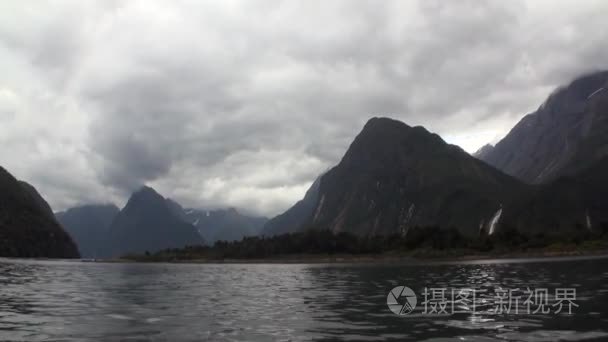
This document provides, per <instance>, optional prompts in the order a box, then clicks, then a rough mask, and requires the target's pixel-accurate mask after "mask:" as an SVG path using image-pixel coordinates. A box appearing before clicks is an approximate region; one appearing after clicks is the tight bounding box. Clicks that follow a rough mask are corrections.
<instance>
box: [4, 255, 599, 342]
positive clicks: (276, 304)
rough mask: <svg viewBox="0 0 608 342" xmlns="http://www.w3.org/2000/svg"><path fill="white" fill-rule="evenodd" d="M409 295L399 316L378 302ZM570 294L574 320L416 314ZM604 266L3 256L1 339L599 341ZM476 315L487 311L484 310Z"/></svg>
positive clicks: (485, 314) (563, 262)
mask: <svg viewBox="0 0 608 342" xmlns="http://www.w3.org/2000/svg"><path fill="white" fill-rule="evenodd" d="M398 285H406V286H409V287H411V288H412V289H413V290H414V291H415V292H416V293H417V294H418V297H419V298H418V307H417V308H416V309H415V311H414V312H412V313H411V314H410V315H407V316H397V315H395V314H393V313H392V312H391V311H390V310H389V309H388V307H387V305H386V298H387V294H388V293H389V291H390V290H391V289H392V288H393V287H395V286H398ZM466 286H468V287H475V288H478V289H480V291H487V292H486V293H490V294H491V293H493V291H494V290H493V289H494V288H495V287H497V286H502V287H503V288H516V287H519V288H525V287H531V288H549V289H553V288H556V287H572V288H576V289H577V300H576V303H577V304H578V305H580V306H579V307H578V308H575V310H574V313H573V314H572V315H563V314H560V315H554V314H551V315H533V314H530V315H527V314H519V315H513V314H511V315H504V314H503V315H498V314H494V313H492V312H490V311H489V310H487V306H483V305H480V306H479V307H478V309H479V311H481V313H475V314H472V313H464V314H456V315H450V316H445V315H443V316H436V315H435V316H429V315H424V314H423V312H422V310H423V308H422V306H421V304H420V302H421V301H422V299H421V295H420V294H421V293H422V290H423V288H424V287H454V288H461V287H466ZM606 305H608V259H605V258H596V259H587V260H581V259H574V260H563V259H562V260H559V261H551V262H538V261H537V260H536V261H535V260H528V261H527V262H519V261H518V262H515V263H514V262H504V261H488V262H462V263H453V264H424V265H399V264H359V265H309V264H290V265H289V264H288V265H277V264H219V265H211V264H201V265H194V264H193V265H176V264H104V263H81V262H66V261H25V260H7V259H0V340H14V341H24V340H25V341H99V340H104V341H114V340H121V341H122V340H127V341H129V340H131V341H132V340H135V341H146V340H161V341H181V340H187V341H195V340H213V341H231V340H246V341H281V340H282V341H300V340H323V341H332V340H346V341H374V340H395V341H403V340H412V341H420V340H422V341H558V340H564V341H581V340H589V341H591V340H593V341H602V340H608V314H607V310H606ZM484 310H485V311H484Z"/></svg>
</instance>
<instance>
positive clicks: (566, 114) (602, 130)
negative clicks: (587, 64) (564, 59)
mask: <svg viewBox="0 0 608 342" xmlns="http://www.w3.org/2000/svg"><path fill="white" fill-rule="evenodd" d="M480 152H482V151H480ZM607 155H608V71H602V72H597V73H593V74H590V75H586V76H582V77H580V78H578V79H576V80H574V81H573V82H572V83H570V84H569V85H567V86H565V87H562V88H559V89H557V90H556V91H555V92H553V94H551V96H549V98H548V99H547V100H546V101H545V102H544V103H543V104H542V105H541V106H540V108H538V110H536V111H535V112H533V113H531V114H528V115H526V116H525V117H524V118H523V119H522V120H521V121H520V122H519V123H518V124H517V125H516V126H515V127H513V129H512V130H511V131H510V132H509V134H507V136H506V137H505V138H504V139H502V140H501V141H500V142H499V143H497V144H496V146H495V147H494V148H491V149H486V151H483V153H479V154H478V155H477V156H478V157H479V158H480V159H481V160H483V161H485V162H487V163H489V164H490V165H493V166H495V167H496V168H498V169H500V170H502V171H503V172H505V173H507V174H509V175H512V176H514V177H517V178H519V179H521V180H523V181H525V182H528V183H546V182H549V181H552V180H555V179H557V178H559V176H562V175H568V174H570V175H572V174H574V173H576V172H577V171H580V170H584V169H586V168H589V167H591V166H592V165H593V164H594V163H595V162H597V161H599V160H601V159H602V158H603V157H605V156H607Z"/></svg>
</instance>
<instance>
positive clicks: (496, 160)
mask: <svg viewBox="0 0 608 342" xmlns="http://www.w3.org/2000/svg"><path fill="white" fill-rule="evenodd" d="M606 89H608V72H607V71H602V72H596V73H592V74H589V75H584V76H582V77H580V78H578V79H576V80H574V81H573V82H571V83H570V84H568V85H566V86H564V87H560V88H559V89H557V90H556V91H554V92H553V93H552V94H551V95H550V96H549V97H548V99H547V100H546V101H545V102H544V103H543V104H542V105H541V106H540V107H539V108H538V109H537V110H536V111H535V112H533V113H530V114H528V115H526V116H525V117H524V118H523V119H522V120H521V121H520V122H519V123H518V124H517V125H515V126H514V127H513V129H512V130H511V131H510V132H509V133H508V134H507V135H506V136H505V137H504V138H503V139H502V140H500V141H499V142H498V143H497V144H496V145H495V146H492V145H486V146H484V147H483V148H481V149H480V150H479V151H477V153H475V154H473V155H470V154H468V153H466V152H465V151H463V150H462V149H461V148H459V147H458V146H454V145H450V144H448V143H446V142H445V141H443V140H442V139H441V137H439V136H438V135H436V134H434V133H431V132H429V131H428V130H426V129H425V128H424V127H420V126H416V127H411V126H409V125H407V124H405V123H403V122H400V121H397V120H393V119H390V118H372V119H370V120H369V121H368V122H367V123H366V124H365V126H364V127H363V129H362V130H361V132H360V133H359V134H358V135H357V136H356V137H355V139H354V141H353V142H352V144H351V145H350V146H349V148H348V149H347V151H346V153H345V154H344V156H343V157H342V159H341V160H340V162H339V163H338V164H337V165H336V166H335V167H333V168H331V169H330V170H329V171H327V172H325V173H324V174H323V175H321V176H319V178H317V179H316V180H315V181H314V182H313V184H312V185H311V187H310V189H309V190H308V191H307V192H306V195H305V196H304V198H303V199H302V200H301V201H299V202H297V203H296V204H295V205H294V206H292V207H291V208H289V209H288V210H287V211H285V212H284V213H282V214H280V215H278V216H276V217H274V218H272V219H270V220H267V219H266V218H262V217H251V216H248V215H243V214H241V213H239V212H238V211H237V210H236V209H219V210H203V209H184V208H183V207H182V206H181V205H179V203H177V202H175V201H173V200H171V199H166V198H164V197H163V196H161V195H160V194H158V193H157V192H156V191H155V190H154V189H152V188H149V187H143V188H141V189H140V190H138V191H137V192H135V193H134V194H133V195H132V196H131V198H130V199H129V201H128V202H127V204H126V206H125V207H124V208H123V209H122V210H119V209H118V208H117V207H115V206H113V205H96V206H83V207H77V208H73V209H70V210H67V211H65V212H61V213H57V214H56V217H57V220H58V221H59V222H61V224H62V225H63V226H64V227H65V229H66V230H67V232H69V235H68V234H66V233H65V232H64V231H63V230H62V229H61V227H60V225H59V224H58V223H57V220H56V219H55V218H54V217H53V214H52V211H51V209H50V207H49V206H48V204H47V203H46V202H45V201H44V199H43V198H42V197H41V196H40V195H39V194H38V192H37V191H36V190H35V189H34V188H33V187H31V186H30V185H28V184H27V183H22V182H19V181H17V180H16V179H14V178H13V177H12V176H11V175H10V174H8V172H6V171H5V170H3V169H1V170H0V171H1V172H0V188H1V189H2V192H1V193H0V237H1V238H2V239H0V256H2V255H4V256H6V255H9V256H53V257H75V256H77V255H78V250H77V249H76V246H75V244H74V242H73V241H72V239H73V240H74V241H75V242H76V243H77V244H78V246H79V248H80V250H81V252H82V254H83V256H85V257H113V256H120V255H124V254H127V253H144V252H146V251H149V252H153V251H157V250H159V249H165V248H174V247H175V248H177V247H183V246H186V245H196V244H202V243H209V244H212V243H214V242H216V241H218V240H227V241H230V240H238V239H241V238H243V237H245V236H251V235H258V234H259V235H264V236H272V235H280V234H285V233H290V232H298V231H303V230H308V229H327V230H330V231H332V232H335V233H339V232H349V233H354V234H357V235H360V236H372V235H390V234H400V235H401V236H405V237H407V234H408V231H410V229H411V228H413V227H427V226H438V227H440V228H443V229H447V228H456V229H458V230H459V231H460V233H462V234H463V235H465V236H469V237H474V236H480V235H492V234H495V233H496V232H498V231H501V230H510V229H516V230H519V231H520V232H524V233H530V234H535V233H547V234H554V233H555V234H557V233H559V234H563V233H568V234H580V233H581V231H594V230H595V229H596V228H597V227H598V226H602V225H604V224H605V223H606V222H608V201H606V200H605V198H606V194H608V182H607V177H608V176H607V175H608V134H607V133H608V91H606ZM70 235H71V238H70Z"/></svg>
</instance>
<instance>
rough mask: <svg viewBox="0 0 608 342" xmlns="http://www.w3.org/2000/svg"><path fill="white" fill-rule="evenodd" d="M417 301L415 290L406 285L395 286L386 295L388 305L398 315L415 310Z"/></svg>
mask: <svg viewBox="0 0 608 342" xmlns="http://www.w3.org/2000/svg"><path fill="white" fill-rule="evenodd" d="M417 302H418V299H417V298H416V294H415V293H414V291H413V290H412V289H410V288H409V287H406V286H397V287H395V288H394V289H392V290H391V292H389V293H388V296H387V297H386V305H388V308H389V309H390V310H391V311H392V312H393V313H394V314H396V315H407V314H409V313H410V312H412V311H414V308H415V307H416V304H417Z"/></svg>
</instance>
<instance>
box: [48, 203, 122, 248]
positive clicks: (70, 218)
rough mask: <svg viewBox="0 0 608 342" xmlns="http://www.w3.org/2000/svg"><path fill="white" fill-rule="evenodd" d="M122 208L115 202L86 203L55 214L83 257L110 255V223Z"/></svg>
mask: <svg viewBox="0 0 608 342" xmlns="http://www.w3.org/2000/svg"><path fill="white" fill-rule="evenodd" d="M119 211H120V209H118V207H117V206H115V205H114V204H101V205H84V206H80V207H75V208H71V209H68V210H66V211H62V212H58V213H56V214H55V216H56V217H57V220H58V221H59V223H61V225H62V226H63V228H64V229H65V230H66V231H67V232H68V233H69V234H70V236H71V237H72V239H73V240H74V241H75V242H76V244H77V245H78V249H79V250H80V254H81V255H82V257H83V258H102V257H106V256H108V253H109V250H108V249H109V248H108V240H107V239H108V233H109V229H110V224H112V221H113V220H114V218H115V217H116V215H117V214H118V212H119Z"/></svg>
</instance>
